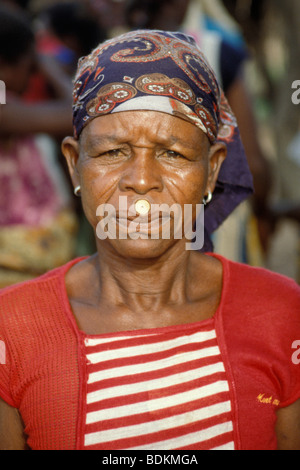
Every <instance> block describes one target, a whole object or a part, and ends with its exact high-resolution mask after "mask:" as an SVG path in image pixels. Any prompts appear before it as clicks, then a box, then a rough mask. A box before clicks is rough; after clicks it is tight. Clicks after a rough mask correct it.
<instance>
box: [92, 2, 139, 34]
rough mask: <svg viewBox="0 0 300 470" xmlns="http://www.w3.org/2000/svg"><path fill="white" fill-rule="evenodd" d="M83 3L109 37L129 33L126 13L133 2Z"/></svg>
mask: <svg viewBox="0 0 300 470" xmlns="http://www.w3.org/2000/svg"><path fill="white" fill-rule="evenodd" d="M83 3H84V4H85V6H86V8H87V10H88V11H89V12H90V13H91V14H92V15H93V17H94V18H96V19H97V21H98V24H99V26H100V28H101V29H104V30H106V31H107V34H108V36H109V37H114V36H117V35H118V34H122V33H123V32H126V31H128V29H129V25H128V22H127V13H126V12H127V8H128V7H129V6H130V4H131V0H83Z"/></svg>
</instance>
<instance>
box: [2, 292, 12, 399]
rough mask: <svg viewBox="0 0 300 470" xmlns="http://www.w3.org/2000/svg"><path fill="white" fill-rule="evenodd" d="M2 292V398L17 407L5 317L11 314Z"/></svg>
mask: <svg viewBox="0 0 300 470" xmlns="http://www.w3.org/2000/svg"><path fill="white" fill-rule="evenodd" d="M10 313H11V312H10V311H7V309H6V307H5V303H4V301H3V295H1V294H0V398H2V400H4V401H5V402H6V403H7V404H8V405H10V406H13V407H15V402H14V399H13V397H12V394H11V389H10V374H11V369H12V367H13V360H12V349H11V347H12V346H11V341H10V338H9V333H8V331H7V329H6V321H5V317H6V316H9V315H10Z"/></svg>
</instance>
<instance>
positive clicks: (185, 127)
mask: <svg viewBox="0 0 300 470" xmlns="http://www.w3.org/2000/svg"><path fill="white" fill-rule="evenodd" d="M143 139H145V140H148V141H152V142H156V143H161V144H163V143H165V144H168V145H175V144H179V145H184V146H186V147H187V148H191V149H192V148H194V146H195V145H202V144H205V143H207V144H209V140H208V138H207V136H206V134H205V133H204V132H202V131H201V130H200V129H198V128H197V127H196V126H195V125H193V124H191V123H190V122H187V121H185V120H184V119H182V118H179V117H176V116H171V115H169V114H166V113H163V112H159V111H143V110H139V111H124V112H119V113H113V114H108V115H105V116H100V117H97V118H95V119H93V120H92V121H91V122H90V123H89V124H88V125H87V126H86V127H85V128H84V130H83V132H82V136H81V139H80V140H81V142H82V143H85V145H88V146H89V147H90V146H96V145H101V144H104V143H106V144H107V143H108V144H109V143H116V142H130V141H136V140H143Z"/></svg>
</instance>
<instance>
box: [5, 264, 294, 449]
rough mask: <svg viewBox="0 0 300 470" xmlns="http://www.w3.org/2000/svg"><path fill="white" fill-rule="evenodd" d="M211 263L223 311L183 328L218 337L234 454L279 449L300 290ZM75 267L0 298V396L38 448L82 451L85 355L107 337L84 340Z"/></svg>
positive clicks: (265, 275)
mask: <svg viewBox="0 0 300 470" xmlns="http://www.w3.org/2000/svg"><path fill="white" fill-rule="evenodd" d="M213 256H216V255H213ZM217 257H218V258H219V259H220V260H221V261H222V263H223V268H224V276H223V277H224V280H223V293H222V298H221V302H220V305H219V307H218V309H217V311H216V313H215V315H214V317H213V318H212V319H210V320H206V321H204V322H199V323H196V324H194V325H185V326H184V327H182V330H184V329H186V328H193V330H195V331H196V332H197V331H199V332H200V333H201V332H202V331H204V332H205V331H206V332H207V331H215V333H216V339H215V340H214V341H216V345H217V346H218V348H219V351H220V357H221V360H222V362H223V364H224V368H225V376H226V381H227V383H228V388H229V391H228V400H230V403H231V406H230V413H229V414H230V416H229V417H228V419H229V420H230V423H232V431H231V437H230V439H231V440H232V442H233V446H234V448H235V449H238V450H240V449H241V450H259V449H262V450H272V449H276V435H275V430H274V429H275V421H276V409H278V408H279V407H286V406H288V405H290V404H292V403H294V402H295V401H297V400H298V399H299V398H300V360H299V358H300V354H299V350H300V288H299V286H298V285H297V284H296V283H295V282H293V281H291V280H290V279H288V278H285V277H283V276H280V275H277V274H274V273H270V272H268V271H266V270H264V269H258V268H252V267H249V266H246V265H242V264H238V263H234V262H230V261H228V260H226V259H224V258H222V257H220V256H217ZM78 261H79V260H74V261H72V262H71V263H68V264H67V265H66V266H63V267H62V268H58V269H56V270H54V271H51V272H49V273H47V274H46V275H44V276H42V277H40V278H38V279H35V280H33V281H29V282H26V283H23V284H20V285H17V286H12V287H9V288H7V289H4V290H2V291H1V293H0V345H1V346H2V349H1V352H2V354H1V356H0V359H1V358H2V360H0V396H1V398H2V399H3V400H5V401H6V402H7V403H8V404H9V405H11V406H13V407H16V408H17V409H18V410H19V411H20V414H21V416H22V419H23V421H24V424H25V432H26V434H27V436H28V445H29V446H30V447H31V448H32V449H36V450H39V449H40V450H48V449H49V450H56V449H59V450H64V449H83V448H84V443H85V434H86V433H87V424H86V422H87V420H86V417H87V412H88V409H87V406H86V397H87V392H88V376H89V361H88V360H87V351H86V348H87V345H88V343H89V341H92V340H102V339H104V341H106V339H108V340H109V339H110V336H112V335H97V336H91V335H86V334H85V333H84V332H82V331H79V329H78V327H77V325H76V322H75V318H74V316H73V313H72V311H71V308H70V304H69V301H68V297H67V292H66V287H65V274H66V272H67V270H68V269H70V267H71V266H72V265H74V264H75V263H77V262H78ZM175 330H178V331H179V330H180V328H178V327H177V328H176V327H175V329H174V331H175ZM168 332H169V329H168V328H167V329H158V330H149V331H148V332H147V330H146V331H145V330H143V331H141V332H127V334H128V335H129V336H132V335H136V334H139V333H142V334H143V335H147V334H148V333H149V335H150V334H151V333H155V334H158V333H159V334H165V333H168ZM297 348H298V350H297ZM4 353H5V354H4ZM4 359H5V360H4ZM3 362H5V364H3ZM99 426H100V428H101V422H100V424H99ZM197 445H198V446H199V447H197V448H200V449H201V448H202V447H201V445H200V444H197ZM145 448H146V447H145ZM203 448H204V447H203ZM106 450H109V449H106Z"/></svg>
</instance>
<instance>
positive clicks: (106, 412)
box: [84, 323, 234, 450]
mask: <svg viewBox="0 0 300 470" xmlns="http://www.w3.org/2000/svg"><path fill="white" fill-rule="evenodd" d="M85 351H86V358H87V373H88V375H87V380H88V383H87V388H86V424H85V436H84V447H85V448H86V449H98V450H128V449H135V450H177V449H181V450H196V449H203V450H206V449H208V450H209V449H228V450H233V449H234V440H233V421H232V414H231V401H230V395H229V385H228V381H227V378H226V374H225V368H224V363H223V361H222V358H221V354H220V350H219V347H218V344H217V338H216V332H215V329H214V327H213V323H212V327H211V328H210V329H206V330H203V325H202V330H201V328H200V327H199V325H195V324H194V325H187V326H182V325H181V326H180V327H171V328H162V329H158V330H147V331H146V330H145V331H139V332H130V333H129V334H128V335H127V336H125V335H124V334H120V333H116V334H110V335H105V336H103V337H99V338H98V337H90V338H89V337H86V338H85Z"/></svg>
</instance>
